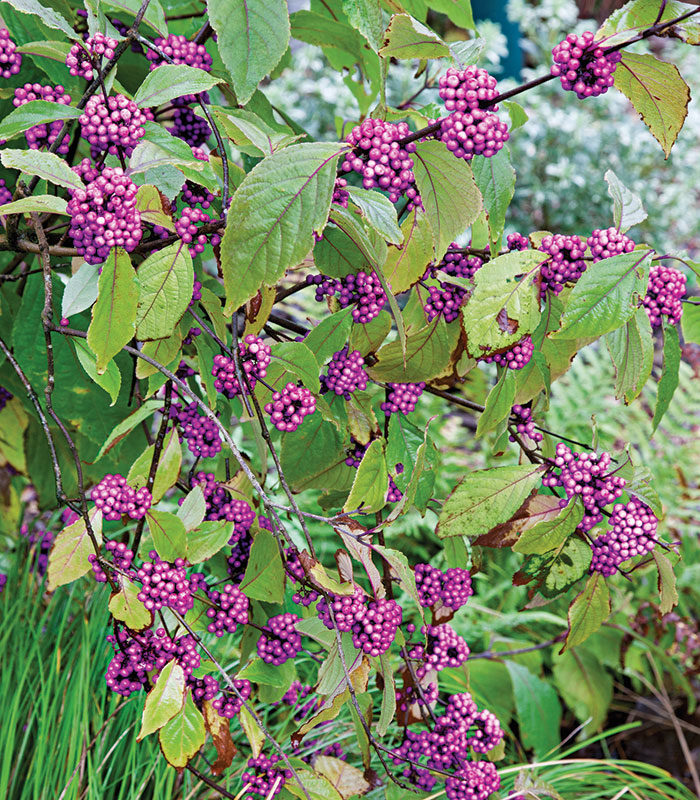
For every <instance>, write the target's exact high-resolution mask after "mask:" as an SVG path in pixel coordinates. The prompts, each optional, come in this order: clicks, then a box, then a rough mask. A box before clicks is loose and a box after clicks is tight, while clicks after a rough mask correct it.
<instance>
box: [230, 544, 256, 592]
mask: <svg viewBox="0 0 700 800" xmlns="http://www.w3.org/2000/svg"><path fill="white" fill-rule="evenodd" d="M252 546H253V537H252V536H251V535H250V533H247V534H245V535H244V536H241V537H240V538H239V540H238V541H237V542H236V544H235V545H234V546H233V547H232V548H231V555H230V556H229V557H228V558H227V559H226V564H227V566H226V571H227V572H228V575H229V578H231V580H232V581H233V582H234V583H236V584H239V583H240V582H241V581H242V580H243V576H244V575H245V571H246V567H247V566H248V561H249V559H250V548H251V547H252Z"/></svg>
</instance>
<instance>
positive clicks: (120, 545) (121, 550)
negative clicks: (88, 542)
mask: <svg viewBox="0 0 700 800" xmlns="http://www.w3.org/2000/svg"><path fill="white" fill-rule="evenodd" d="M105 549H106V550H107V551H108V552H109V553H111V555H112V563H113V564H114V566H115V567H116V568H117V569H118V570H120V571H121V572H127V573H131V564H132V562H133V560H134V551H133V550H129V548H128V547H127V546H126V544H124V542H117V541H115V540H114V539H111V540H110V541H108V542H105ZM88 561H89V562H90V565H91V566H92V571H93V573H94V575H95V580H96V581H97V582H98V583H106V582H107V573H106V572H105V571H104V569H103V568H102V565H101V564H100V562H99V561H98V559H97V556H96V555H95V554H94V553H91V554H90V555H89V556H88Z"/></svg>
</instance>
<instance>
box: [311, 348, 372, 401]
mask: <svg viewBox="0 0 700 800" xmlns="http://www.w3.org/2000/svg"><path fill="white" fill-rule="evenodd" d="M364 364H365V360H364V358H362V354H361V353H360V351H359V350H353V351H352V352H351V353H349V352H348V347H347V345H346V346H345V347H344V348H343V349H342V350H338V352H336V353H333V357H332V358H331V360H330V363H329V364H328V368H327V371H326V374H325V375H321V379H320V380H321V394H324V393H325V392H333V393H334V394H337V395H338V396H339V397H344V398H345V399H346V400H349V399H350V395H351V394H352V392H355V391H358V390H360V391H362V390H364V389H366V388H367V379H368V376H367V373H366V372H365V371H364V369H363V367H364Z"/></svg>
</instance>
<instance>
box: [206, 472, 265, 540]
mask: <svg viewBox="0 0 700 800" xmlns="http://www.w3.org/2000/svg"><path fill="white" fill-rule="evenodd" d="M191 485H192V488H194V487H195V486H200V487H201V488H202V494H203V495H204V502H205V503H206V508H207V514H206V519H208V520H222V519H225V520H227V521H228V522H233V523H235V524H234V526H233V536H232V537H231V540H230V542H229V543H230V544H233V543H235V542H238V541H239V540H240V539H242V538H243V537H244V536H246V535H247V534H248V532H249V531H250V529H251V527H252V525H253V522H255V512H254V511H253V509H252V508H251V507H250V505H249V504H248V503H247V502H246V501H245V500H233V499H231V495H230V494H229V492H227V491H226V489H224V487H223V486H221V485H220V484H219V483H218V482H217V480H216V478H215V477H214V473H212V472H198V473H197V474H196V475H195V476H194V477H193V478H192V481H191Z"/></svg>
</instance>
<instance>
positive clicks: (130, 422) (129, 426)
mask: <svg viewBox="0 0 700 800" xmlns="http://www.w3.org/2000/svg"><path fill="white" fill-rule="evenodd" d="M162 407H163V401H162V400H146V402H145V403H144V404H143V405H142V406H141V407H140V408H137V409H136V411H134V413H133V414H130V415H129V416H128V417H127V418H126V419H124V420H122V421H121V422H120V423H119V424H118V425H117V426H116V427H115V428H114V430H113V431H112V432H111V433H110V435H109V436H108V437H107V441H105V443H104V444H103V445H102V447H101V448H100V452H99V453H98V454H97V456H96V457H95V461H99V460H100V459H101V458H102V456H103V455H105V453H108V452H109V451H110V450H111V449H112V448H113V447H114V446H115V445H116V444H118V443H119V442H120V441H121V440H122V439H123V438H124V437H126V436H128V435H129V434H130V433H131V431H133V429H134V428H135V427H136V426H137V425H139V424H140V423H141V422H143V421H144V420H146V419H148V418H149V417H150V416H151V415H152V414H153V413H154V412H155V411H158V410H159V409H161V408H162Z"/></svg>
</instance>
